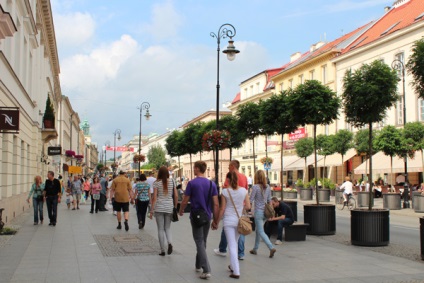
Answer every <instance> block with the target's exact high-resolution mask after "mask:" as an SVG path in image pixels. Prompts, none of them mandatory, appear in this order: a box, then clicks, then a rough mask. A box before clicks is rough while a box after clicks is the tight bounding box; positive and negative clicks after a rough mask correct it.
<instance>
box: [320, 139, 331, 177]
mask: <svg viewBox="0 0 424 283" xmlns="http://www.w3.org/2000/svg"><path fill="white" fill-rule="evenodd" d="M333 139H334V135H329V136H326V135H318V136H317V152H318V154H319V155H321V156H324V168H325V159H326V158H327V156H328V155H332V154H334V153H335V152H336V149H335V148H334V142H333ZM322 178H323V179H324V170H323V171H322Z"/></svg>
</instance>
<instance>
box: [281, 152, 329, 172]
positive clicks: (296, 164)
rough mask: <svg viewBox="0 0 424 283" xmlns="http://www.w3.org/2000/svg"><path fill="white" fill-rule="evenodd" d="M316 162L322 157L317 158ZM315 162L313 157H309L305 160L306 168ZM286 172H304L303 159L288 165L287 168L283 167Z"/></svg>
mask: <svg viewBox="0 0 424 283" xmlns="http://www.w3.org/2000/svg"><path fill="white" fill-rule="evenodd" d="M317 159H318V162H319V161H320V160H321V159H322V156H320V155H318V156H317ZM314 162H315V157H314V155H313V154H312V155H309V156H308V157H307V158H306V166H309V165H312V164H313V163H314ZM286 170H293V171H294V170H305V158H299V159H297V160H296V161H294V162H292V163H290V164H288V165H287V166H285V165H284V171H286Z"/></svg>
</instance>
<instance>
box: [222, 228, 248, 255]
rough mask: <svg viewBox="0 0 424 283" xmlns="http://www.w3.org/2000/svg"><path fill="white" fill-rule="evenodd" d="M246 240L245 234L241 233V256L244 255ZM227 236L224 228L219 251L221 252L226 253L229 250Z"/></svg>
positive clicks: (239, 245)
mask: <svg viewBox="0 0 424 283" xmlns="http://www.w3.org/2000/svg"><path fill="white" fill-rule="evenodd" d="M244 241H245V236H244V235H240V237H239V239H238V242H237V243H238V256H239V257H244ZM227 245H228V243H227V237H225V232H224V229H222V233H221V241H220V242H219V251H220V252H221V253H226V252H227Z"/></svg>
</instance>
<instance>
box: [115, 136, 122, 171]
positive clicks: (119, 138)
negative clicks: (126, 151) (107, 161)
mask: <svg viewBox="0 0 424 283" xmlns="http://www.w3.org/2000/svg"><path fill="white" fill-rule="evenodd" d="M116 136H118V141H119V140H121V130H120V129H116V130H115V132H113V166H114V167H113V174H114V175H115V171H116V167H115V165H116Z"/></svg>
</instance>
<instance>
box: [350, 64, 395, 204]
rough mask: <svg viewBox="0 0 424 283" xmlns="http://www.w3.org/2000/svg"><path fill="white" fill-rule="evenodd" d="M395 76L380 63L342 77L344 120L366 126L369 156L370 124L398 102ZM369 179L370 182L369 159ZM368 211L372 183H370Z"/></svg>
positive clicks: (363, 67)
mask: <svg viewBox="0 0 424 283" xmlns="http://www.w3.org/2000/svg"><path fill="white" fill-rule="evenodd" d="M397 82H398V76H397V72H396V71H395V70H392V69H391V68H390V67H389V66H388V65H386V64H385V63H384V62H381V61H380V60H375V61H373V62H372V63H370V64H364V65H362V66H361V67H360V68H359V69H357V70H355V71H352V70H348V71H346V73H345V75H344V77H343V83H344V84H343V88H344V91H343V94H342V98H343V102H344V109H345V114H346V121H347V122H348V123H351V124H352V125H354V126H356V127H362V126H364V125H368V131H369V134H368V136H369V153H368V156H372V154H373V151H372V124H373V123H376V122H380V121H381V120H383V118H384V116H385V113H386V111H387V109H389V108H390V107H392V106H393V105H394V104H395V103H396V101H397V100H398V95H397V84H398V83H397ZM369 175H370V176H369V177H370V180H372V158H371V159H370V169H369ZM369 192H370V197H369V199H370V202H369V206H368V208H369V209H370V210H371V209H372V182H370V190H369Z"/></svg>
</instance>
